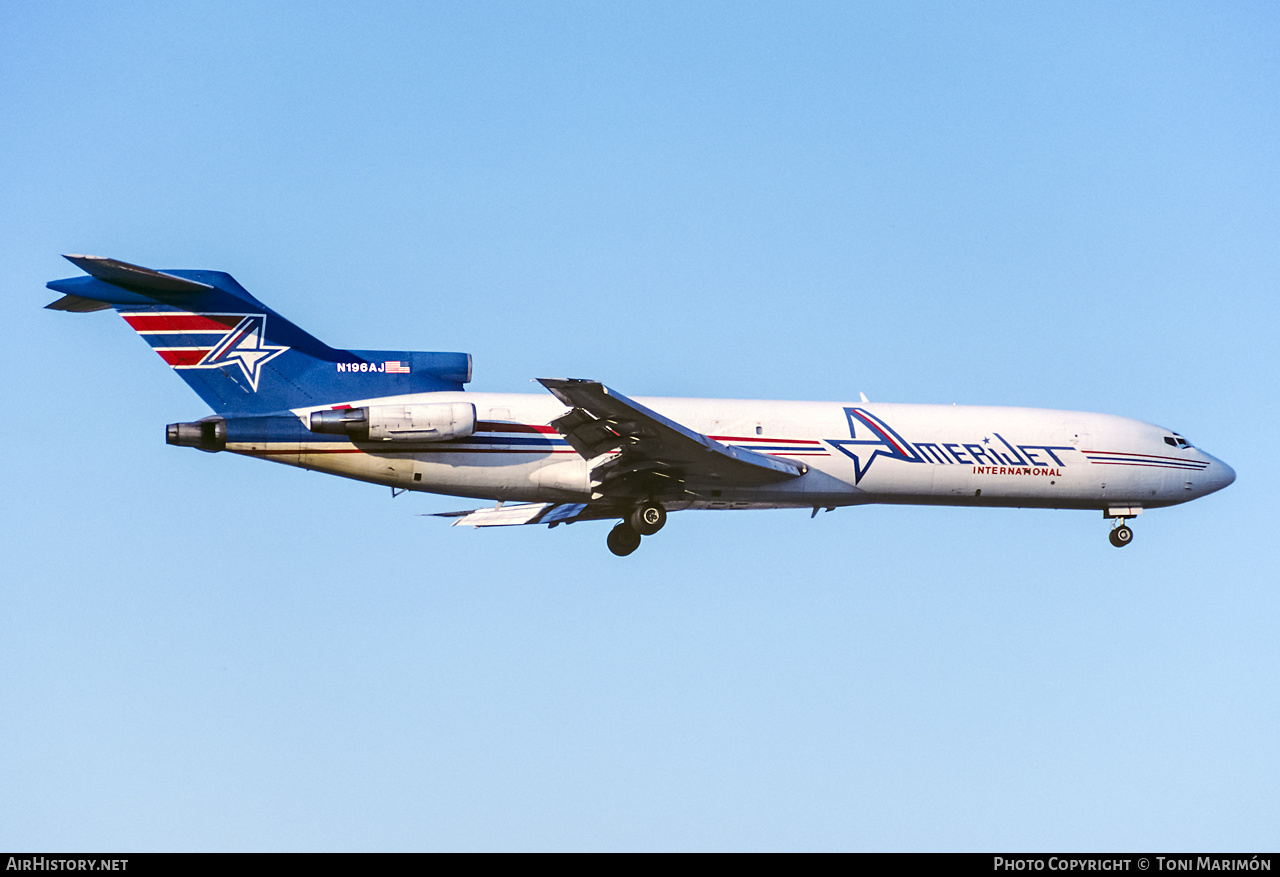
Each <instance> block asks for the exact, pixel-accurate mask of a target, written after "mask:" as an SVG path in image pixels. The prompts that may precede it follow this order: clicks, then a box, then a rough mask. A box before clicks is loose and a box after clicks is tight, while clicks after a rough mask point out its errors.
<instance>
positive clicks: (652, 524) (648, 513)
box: [630, 502, 667, 536]
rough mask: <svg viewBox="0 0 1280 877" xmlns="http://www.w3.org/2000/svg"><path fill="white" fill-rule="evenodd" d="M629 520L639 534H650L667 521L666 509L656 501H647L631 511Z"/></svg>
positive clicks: (659, 528)
mask: <svg viewBox="0 0 1280 877" xmlns="http://www.w3.org/2000/svg"><path fill="white" fill-rule="evenodd" d="M630 522H631V526H632V527H634V528H635V531H636V532H637V533H639V534H640V535H641V536H652V535H653V534H654V533H656V532H658V531H659V530H661V529H662V525H663V524H665V523H666V522H667V510H666V509H664V508H663V507H662V506H660V505H658V504H657V503H656V502H647V503H645V504H644V505H642V506H640V507H639V508H637V509H636V510H635V511H634V512H632V513H631V518H630Z"/></svg>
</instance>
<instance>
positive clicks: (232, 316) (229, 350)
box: [47, 256, 471, 414]
mask: <svg viewBox="0 0 1280 877" xmlns="http://www.w3.org/2000/svg"><path fill="white" fill-rule="evenodd" d="M65 258H66V259H68V260H69V261H70V262H71V263H72V264H74V265H76V266H77V267H79V268H81V269H82V270H84V271H85V272H86V273H87V274H88V275H89V276H87V277H73V278H69V279H67V280H54V281H50V282H49V283H48V284H47V286H48V287H49V288H50V289H52V290H54V291H56V292H61V293H63V297H62V298H60V299H58V300H57V301H55V302H53V303H52V304H50V305H47V307H49V308H52V309H54V310H62V311H71V312H75V313H84V312H90V311H98V310H105V309H107V308H113V309H114V310H115V311H116V312H117V313H119V314H120V316H122V317H123V318H124V320H125V322H126V323H128V324H129V325H130V326H131V327H132V328H133V329H134V331H136V332H137V333H138V334H139V335H140V336H142V338H143V340H145V341H146V342H147V343H148V344H149V345H150V346H151V348H152V349H153V350H155V351H156V353H158V354H159V355H160V357H161V358H162V359H163V360H164V361H165V362H166V363H167V364H168V365H169V366H170V367H172V368H173V370H174V371H176V372H177V373H178V376H179V377H181V378H182V379H183V380H185V381H186V382H187V383H188V384H189V385H190V386H191V388H192V389H193V390H195V391H196V393H197V394H199V396H200V398H201V399H203V400H204V401H205V402H207V403H208V404H209V406H210V407H211V408H213V410H214V411H216V412H217V413H219V414H265V413H267V412H271V411H283V410H285V409H289V408H301V407H306V406H310V405H326V404H332V403H337V402H345V401H348V400H353V399H370V398H376V397H379V396H393V395H400V394H404V393H427V392H434V391H440V390H461V389H463V385H464V384H466V383H467V382H468V381H470V380H471V356H470V355H469V354H466V353H430V352H421V351H392V350H338V349H335V348H333V347H330V346H329V345H327V344H325V343H324V342H322V341H320V340H319V339H317V338H315V337H313V336H311V335H309V334H307V333H306V332H304V331H303V330H302V329H299V328H298V327H297V326H295V325H294V324H293V323H290V322H289V321H288V320H286V319H285V318H284V317H282V316H280V315H279V314H277V313H276V312H275V311H273V310H271V309H270V308H269V307H267V306H266V305H264V304H263V303H262V302H260V301H258V300H257V299H256V298H254V297H253V296H252V295H250V294H249V293H248V292H247V291H246V290H245V289H244V287H242V286H241V285H240V284H239V283H237V282H236V281H235V278H233V277H232V276H231V275H230V274H225V273H223V272H221V271H190V270H173V271H153V270H152V269H150V268H142V267H140V266H138V265H130V264H129V263H127V262H119V261H116V260H115V259H104V258H102V257H99V256H66V257H65Z"/></svg>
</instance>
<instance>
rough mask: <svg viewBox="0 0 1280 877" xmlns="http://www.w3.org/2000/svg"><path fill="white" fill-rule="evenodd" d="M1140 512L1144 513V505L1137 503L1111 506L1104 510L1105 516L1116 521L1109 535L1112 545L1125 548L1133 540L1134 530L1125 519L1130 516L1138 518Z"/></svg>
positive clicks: (1103, 514)
mask: <svg viewBox="0 0 1280 877" xmlns="http://www.w3.org/2000/svg"><path fill="white" fill-rule="evenodd" d="M1140 514H1142V506H1137V505H1132V506H1111V507H1110V508H1107V509H1104V510H1103V512H1102V516H1103V517H1104V518H1106V519H1107V520H1109V521H1110V520H1114V521H1115V522H1116V525H1115V527H1113V528H1112V530H1111V533H1110V534H1108V536H1107V538H1108V539H1110V540H1111V544H1112V545H1114V546H1115V547H1116V548H1124V547H1125V546H1126V545H1128V544H1129V543H1130V542H1132V541H1133V531H1132V530H1130V529H1129V527H1128V526H1127V525H1126V524H1125V521H1127V520H1129V519H1130V518H1136V517H1137V516H1138V515H1140Z"/></svg>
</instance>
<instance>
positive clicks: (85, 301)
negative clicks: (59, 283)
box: [45, 293, 111, 314]
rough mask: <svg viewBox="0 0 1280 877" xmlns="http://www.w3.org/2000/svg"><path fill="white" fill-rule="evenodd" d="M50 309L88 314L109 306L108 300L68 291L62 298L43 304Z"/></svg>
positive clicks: (103, 309)
mask: <svg viewBox="0 0 1280 877" xmlns="http://www.w3.org/2000/svg"><path fill="white" fill-rule="evenodd" d="M45 307H46V308H48V309H49V310H51V311H68V312H70V313H73V314H89V313H92V312H94V311H105V310H107V309H108V308H109V307H111V303H110V302H105V301H98V300H97V299H93V298H85V297H84V296H80V295H71V294H70V293H68V294H67V295H64V296H63V297H62V298H60V299H58V300H57V301H54V302H49V304H47V305H45Z"/></svg>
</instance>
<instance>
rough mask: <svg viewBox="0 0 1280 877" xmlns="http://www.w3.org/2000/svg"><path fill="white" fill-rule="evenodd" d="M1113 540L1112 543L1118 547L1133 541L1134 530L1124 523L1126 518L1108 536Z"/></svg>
mask: <svg viewBox="0 0 1280 877" xmlns="http://www.w3.org/2000/svg"><path fill="white" fill-rule="evenodd" d="M1107 538H1108V539H1110V540H1111V544H1112V545H1114V546H1115V547H1116V548H1124V547H1125V546H1126V545H1128V544H1129V543H1130V542H1132V541H1133V531H1132V530H1130V529H1129V528H1128V527H1127V526H1125V524H1124V519H1123V518H1122V519H1121V520H1120V526H1119V527H1116V528H1114V529H1113V530H1112V531H1111V533H1110V535H1109V536H1108V537H1107Z"/></svg>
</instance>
